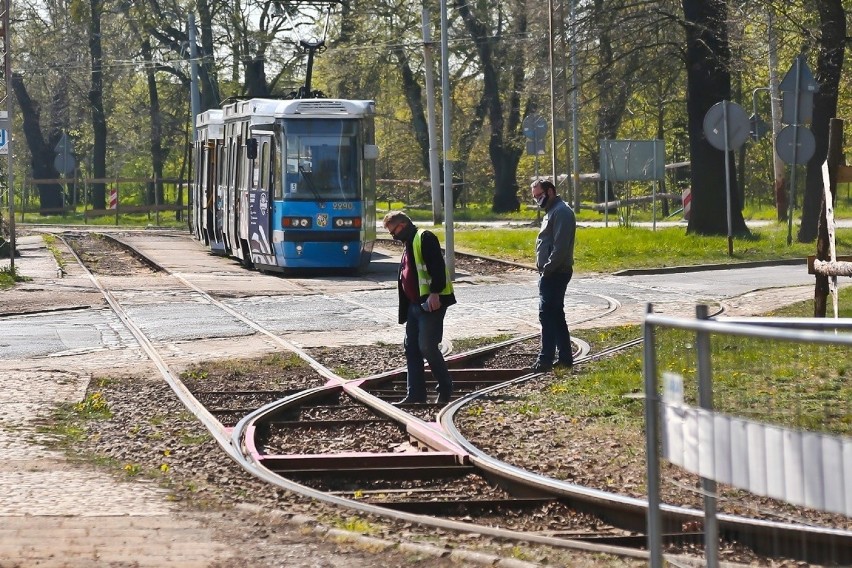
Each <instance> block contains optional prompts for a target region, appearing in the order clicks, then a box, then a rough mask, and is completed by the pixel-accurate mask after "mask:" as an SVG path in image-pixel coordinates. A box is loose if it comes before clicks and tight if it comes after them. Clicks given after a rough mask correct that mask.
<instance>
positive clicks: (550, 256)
mask: <svg viewBox="0 0 852 568" xmlns="http://www.w3.org/2000/svg"><path fill="white" fill-rule="evenodd" d="M576 231H577V219H576V217H575V216H574V211H573V210H572V209H571V208H570V207H568V204H566V203H565V202H564V201H563V200H562V199H561V198H560V197H559V196H557V197H556V199H554V200H553V203H551V204H550V207H548V208H547V213H546V214H545V216H544V219H542V220H541V230H540V231H539V232H538V237H537V238H536V240H535V267H536V268H537V269H538V272H539V274H541V275H542V276H549V275H551V274H553V273H555V272H573V271H574V236H575V234H576Z"/></svg>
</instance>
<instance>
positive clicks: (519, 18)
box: [453, 0, 527, 213]
mask: <svg viewBox="0 0 852 568" xmlns="http://www.w3.org/2000/svg"><path fill="white" fill-rule="evenodd" d="M453 6H454V7H455V8H456V10H458V13H459V15H460V16H461V19H462V21H463V22H464V25H465V29H467V31H468V34H469V35H470V38H471V39H472V40H473V42H474V45H475V47H476V53H477V56H478V59H479V60H478V64H479V70H480V72H481V73H482V104H483V106H484V107H485V109H486V115H487V117H488V125H489V131H490V136H489V139H488V155H489V159H490V160H491V166H492V168H493V170H494V198H493V201H492V203H491V208H492V210H493V211H494V212H495V213H504V212H507V211H517V210H518V209H519V208H520V201H519V200H518V181H517V169H518V162H519V161H520V158H521V154H522V153H523V148H524V143H523V134H522V132H521V119H522V116H523V115H522V112H521V97H520V93H521V92H522V91H523V80H524V74H525V65H526V57H525V53H524V50H523V49H509V46H510V45H511V44H510V43H507V42H504V41H503V40H504V39H505V38H506V37H507V36H508V37H517V36H522V35H524V34H526V32H527V16H526V11H525V9H526V6H525V3H524V2H523V1H517V0H516V1H514V2H510V3H508V4H502V5H500V6H492V5H490V3H488V2H484V1H482V2H475V3H471V2H467V1H462V0H455V1H454V2H453ZM524 114H525V113H524Z"/></svg>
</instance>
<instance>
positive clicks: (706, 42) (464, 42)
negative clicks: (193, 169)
mask: <svg viewBox="0 0 852 568" xmlns="http://www.w3.org/2000/svg"><path fill="white" fill-rule="evenodd" d="M424 6H425V10H426V11H425V12H424V8H423V7H421V4H420V3H411V2H399V1H397V0H342V1H341V2H335V3H331V4H316V3H299V2H293V3H287V2H283V1H282V0H227V1H226V0H194V1H186V0H146V1H144V2H131V1H129V0H88V1H84V0H28V1H26V2H21V3H15V7H14V18H13V23H12V62H13V63H12V68H13V71H14V76H15V81H14V83H15V89H14V94H15V97H16V99H17V103H18V109H19V111H20V113H21V118H20V120H17V119H16V120H15V123H14V127H15V134H16V136H15V140H16V143H17V144H16V147H15V157H16V160H15V164H16V168H17V170H18V171H17V172H16V174H17V176H19V177H18V179H29V178H38V179H55V178H58V177H59V174H61V173H62V172H59V171H57V169H56V167H54V159H55V157H56V146H57V144H58V142H59V140H60V139H61V137H62V134H63V133H67V134H68V135H69V137H70V140H71V141H72V145H73V154H74V157H75V158H76V162H77V164H78V166H79V173H80V175H81V176H83V177H87V178H98V179H97V180H96V181H95V183H94V185H93V186H92V192H91V194H90V195H89V196H87V199H88V200H90V201H91V202H92V204H93V205H94V206H95V207H96V208H101V207H103V200H104V183H102V181H103V179H107V180H108V179H111V178H154V177H156V178H157V179H158V180H161V179H163V178H182V179H186V178H187V177H188V176H189V175H190V171H189V168H190V166H189V159H188V148H189V141H190V140H191V131H190V126H191V122H190V105H189V99H190V97H189V85H190V77H191V68H192V66H193V64H195V67H196V70H197V74H198V78H199V81H198V84H199V86H200V107H201V110H204V109H206V108H211V107H217V106H219V105H220V104H221V103H222V102H223V101H224V100H225V99H227V98H229V97H240V96H260V97H267V96H269V97H283V96H288V95H290V94H291V93H293V92H295V91H296V90H298V89H299V87H301V86H303V84H304V81H305V72H306V69H305V65H306V62H307V56H306V53H305V49H304V44H300V40H305V39H312V38H314V39H324V45H323V47H322V49H321V50H320V51H319V52H317V53H316V59H315V65H314V69H313V76H312V88H313V89H316V90H319V91H322V92H323V93H325V94H326V95H327V96H332V97H346V98H369V99H375V100H376V101H377V107H378V109H379V114H380V115H379V120H378V124H377V137H378V142H379V144H380V146H381V148H382V156H381V158H380V162H379V168H378V171H379V177H380V178H382V179H384V180H397V181H396V182H387V183H382V184H381V185H380V188H379V192H380V194H383V195H382V196H383V197H386V198H387V197H402V196H404V197H405V198H406V199H407V200H410V202H413V203H418V202H419V203H423V202H428V200H429V189H428V184H424V183H423V180H426V179H428V177H429V167H428V165H429V147H430V145H429V136H428V123H429V122H428V120H427V118H428V112H427V111H428V104H427V88H426V73H425V64H424V61H426V60H427V58H426V57H425V55H424V54H425V50H426V49H429V50H430V52H431V58H432V61H433V63H432V66H433V68H434V69H433V70H434V72H435V84H436V102H435V105H436V116H437V117H438V120H440V117H441V115H442V113H441V108H440V104H441V97H440V86H441V81H440V56H441V49H440V44H439V41H438V40H439V38H440V25H439V23H440V17H439V16H440V6H439V5H438V3H436V2H433V1H431V0H428V1H426V2H425V4H424ZM447 6H448V11H447V23H448V30H449V31H448V34H447V35H448V42H447V46H448V47H447V50H448V53H449V65H448V67H449V76H448V79H449V81H448V83H449V88H450V89H451V93H450V100H451V101H452V108H451V109H450V114H451V117H452V118H451V122H452V124H451V136H452V140H451V155H450V156H449V158H450V159H451V160H452V163H453V178H454V180H453V181H454V182H456V183H458V185H457V186H456V187H457V191H456V198H457V203H458V202H477V203H487V204H490V206H491V208H492V209H493V210H494V211H496V212H505V211H512V210H516V209H518V208H519V207H520V205H521V203H523V202H526V201H527V187H528V183H529V180H530V178H531V177H532V176H534V175H535V174H540V175H550V174H552V173H554V172H556V173H557V174H558V175H560V191H561V192H562V193H563V194H565V195H570V196H571V197H572V200H573V201H574V203H575V204H580V202H581V201H582V202H598V203H599V202H601V201H603V200H604V197H605V194H604V193H603V188H602V185H601V184H600V183H599V182H598V183H596V182H594V181H582V182H579V183H578V187H579V193H576V194H573V195H572V178H571V176H569V175H566V174H567V173H570V172H571V171H572V170H573V169H574V167H575V163H574V162H575V160H576V171H577V172H579V173H591V172H598V171H600V169H601V141H602V140H652V139H662V140H664V141H665V148H666V152H665V159H666V162H668V163H673V162H686V161H690V160H691V161H692V164H693V166H692V172H691V173H690V174H686V173H684V172H685V171H687V170H685V169H675V170H671V171H670V173H669V175H667V177H666V179H665V180H664V182H663V186H662V187H658V188H657V189H658V190H660V191H663V192H668V193H677V194H679V193H680V192H681V190H682V189H683V188H685V187H692V190H693V192H694V193H693V195H694V200H693V213H694V217H693V219H694V220H693V221H692V222H691V224H690V230H691V231H692V230H694V231H696V232H698V233H710V234H714V233H715V234H722V233H724V232H725V230H726V218H725V217H726V215H725V213H726V211H725V207H724V203H725V195H726V194H725V192H726V176H725V172H724V171H723V165H722V164H723V162H724V160H723V159H722V156H723V153H722V152H719V151H718V150H714V149H712V148H710V147H709V145H707V143H706V141H704V140H703V133H702V131H701V128H700V126H701V121H702V120H703V116H704V113H705V112H706V111H707V109H708V108H709V107H710V106H711V105H712V104H714V103H716V102H718V101H719V100H721V99H722V98H725V99H728V100H731V101H733V102H737V103H739V104H740V105H742V106H743V107H744V108H745V109H747V111H748V113H749V114H751V112H752V110H755V111H756V112H757V113H758V114H759V115H760V116H761V117H763V118H764V120H767V121H769V122H771V119H770V117H771V116H772V110H771V108H770V97H769V96H768V95H769V93H768V92H767V90H766V87H767V86H768V85H769V84H770V78H771V77H772V78H773V79H774V81H775V82H776V83H777V82H778V81H779V80H780V79H781V78H782V77H783V76H784V74H785V73H786V72H787V70H788V69H789V67H790V66H791V65H792V62H793V61H794V59H795V57H796V56H797V55H798V54H800V53H802V54H804V57H805V61H806V62H807V63H808V64H809V65H810V67H811V68H812V69H813V70H814V74H815V76H816V79H817V81H818V82H820V83H821V85H822V87H823V88H822V89H821V91H820V93H819V94H818V95H817V96H816V97H815V106H814V109H815V110H814V124H813V126H812V130H813V132H814V134H815V135H816V136H817V138H818V142H817V156H815V158H814V159H813V164H815V166H814V165H809V166H808V169H807V177H808V183H807V186H806V189H805V183H804V181H805V173H804V171H803V172H802V173H801V174H800V175H799V176H798V180H799V184H798V185H800V186H802V187H800V188H797V190H796V191H795V192H794V198H795V199H796V203H797V209H798V210H801V207H802V205H803V204H804V209H803V213H804V214H805V215H806V216H807V219H804V220H803V223H802V225H803V233H804V234H802V235H800V238H802V239H803V240H810V239H812V238H813V236H814V234H815V233H814V232H813V231H812V230H811V226H812V224H813V226H815V218H816V216H817V215H818V205H819V195H818V191H819V187H817V186H816V185H814V184H815V183H818V179H817V178H818V174H819V172H818V167H819V164H820V163H821V162H822V159H824V155H825V145H826V143H827V136H828V120H829V119H830V118H831V117H833V116H841V117H842V116H844V113H847V112H848V106H849V103H848V102H847V101H845V100H844V97H843V96H842V95H843V94H844V93H846V92H848V90H849V81H848V79H847V78H846V77H844V75H843V74H842V63H843V57H842V56H843V52H844V50H845V43H844V38H845V29H846V24H845V19H846V17H847V15H846V13H845V11H844V9H843V8H842V5H841V2H840V0H793V1H788V0H784V1H783V2H781V1H776V0H738V1H737V2H731V1H728V0H711V1H703V0H702V1H699V0H684V1H683V2H676V1H674V0H639V1H638V2H625V1H624V0H583V1H579V2H575V3H573V4H572V3H571V2H570V1H562V2H556V3H555V4H554V13H553V17H552V18H551V14H549V13H548V11H547V4H546V3H540V2H529V1H528V0H509V1H507V2H502V3H493V2H488V1H486V0H475V1H473V2H467V1H462V0H454V1H452V2H448V3H447ZM424 14H426V15H424ZM191 16H192V17H193V18H194V20H195V29H194V33H193V34H190V30H189V20H190V17H191ZM424 20H425V24H424ZM424 25H425V27H426V28H427V29H429V32H430V35H431V41H430V42H429V43H428V44H426V45H425V46H424V38H423V28H424ZM191 35H192V36H193V37H194V39H195V47H194V48H191V46H190V36H191ZM551 44H552V47H553V57H552V58H551V55H550V53H551ZM300 45H301V47H300ZM193 54H194V55H195V58H194V59H193V58H192V56H193ZM770 62H774V63H770ZM770 73H772V75H770ZM551 95H552V97H551ZM551 99H552V100H551ZM551 103H552V104H551ZM551 111H552V112H553V115H554V117H555V126H556V128H555V129H554V128H553V126H554V123H552V122H551ZM533 114H537V115H540V116H541V117H543V118H545V120H546V121H547V122H548V133H547V141H546V142H547V143H546V144H545V148H546V151H545V152H544V153H543V154H542V155H536V156H533V155H530V154H528V153H527V152H526V142H527V140H526V138H525V136H524V131H523V126H522V125H523V120H524V119H525V118H527V117H528V116H530V115H533ZM574 121H576V131H577V141H576V142H577V151H576V154H575V153H573V152H572V151H571V150H572V144H573V138H574V136H573V130H574V129H573V127H574V126H575V124H574ZM779 126H780V125H779ZM437 132H438V134H439V135H440V132H441V128H437ZM554 136H555V143H554V144H552V145H551V138H553V137H554ZM437 147H440V144H437ZM820 154H821V155H820ZM553 157H555V158H556V165H555V166H554V164H553ZM731 159H732V169H731V174H730V181H731V187H732V191H733V192H734V195H733V203H734V209H735V213H734V214H735V232H742V231H746V229H745V227H744V224H741V223H740V222H739V221H741V216H740V215H739V210H740V206H746V205H748V206H754V205H755V204H758V205H761V204H762V205H767V206H777V207H778V209H779V216H781V215H782V214H786V209H785V207H784V206H783V203H782V204H778V203H777V202H778V200H779V199H783V198H784V197H785V196H786V195H787V193H788V192H787V190H784V189H782V190H781V191H778V190H777V189H776V184H778V183H780V184H781V185H782V188H783V184H784V183H785V181H784V180H783V179H780V180H779V179H777V178H779V177H783V176H785V175H786V173H787V172H789V166H787V167H784V166H781V167H780V168H779V166H778V165H777V164H776V165H773V157H772V148H771V144H770V143H769V141H768V139H763V140H761V141H759V142H755V141H749V142H747V143H746V145H745V146H744V147H743V149H742V150H741V151H739V152H736V153H732V154H731ZM69 175H70V174H69ZM814 179H817V181H816V182H815V181H813V180H814ZM98 180H100V181H98ZM149 185H150V187H147V188H146V190H145V191H143V192H141V193H140V195H141V197H140V200H141V201H146V202H148V203H153V202H155V201H156V200H158V199H159V200H160V202H162V200H163V199H164V198H165V194H164V192H163V187H162V184H156V185H155V184H149ZM651 187H652V186H651V184H650V183H648V182H623V183H618V184H614V186H613V187H612V188H610V189H609V190H608V193H607V194H606V195H608V196H609V197H610V198H612V196H613V194H614V195H615V196H617V197H625V196H628V195H629V196H631V197H635V196H641V195H647V194H649V193H650V192H651ZM38 189H39V193H40V197H41V201H42V204H41V206H42V207H49V206H51V204H52V205H53V206H55V205H56V204H57V199H58V201H59V204H60V205H61V203H62V196H61V194H62V192H63V191H66V190H65V189H64V188H63V187H62V186H61V185H60V184H52V185H51V184H47V183H43V184H41V185H39V187H38ZM155 192H156V194H155ZM76 197H77V196H74V199H73V201H74V202H75V203H76V202H77V199H76ZM803 197H804V200H803ZM81 199H82V197H81ZM65 200H66V201H71V200H72V199H71V197H70V196H68V195H65ZM46 203H47V205H46ZM814 203H816V205H814ZM673 205H674V206H677V203H676V201H675V202H673ZM663 207H664V212H665V213H668V207H669V202H668V201H666V202H664V204H663ZM798 214H799V213H797V215H798Z"/></svg>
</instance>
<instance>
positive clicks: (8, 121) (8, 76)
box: [0, 0, 15, 275]
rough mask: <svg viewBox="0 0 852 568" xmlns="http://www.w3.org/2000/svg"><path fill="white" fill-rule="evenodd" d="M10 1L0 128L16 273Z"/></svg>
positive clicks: (6, 8)
mask: <svg viewBox="0 0 852 568" xmlns="http://www.w3.org/2000/svg"><path fill="white" fill-rule="evenodd" d="M9 2H10V0H3V15H2V25H3V29H2V33H3V77H4V79H5V83H6V93H5V97H6V118H5V120H0V128H2V129H3V130H5V131H6V157H7V163H6V196H7V198H8V199H9V269H10V270H11V272H12V275H14V274H15V191H14V189H13V185H12V65H11V64H12V58H11V56H10V54H9Z"/></svg>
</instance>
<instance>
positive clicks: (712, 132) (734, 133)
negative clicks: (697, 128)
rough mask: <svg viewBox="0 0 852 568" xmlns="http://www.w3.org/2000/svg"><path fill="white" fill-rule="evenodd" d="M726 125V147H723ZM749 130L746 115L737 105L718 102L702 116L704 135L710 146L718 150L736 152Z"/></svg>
mask: <svg viewBox="0 0 852 568" xmlns="http://www.w3.org/2000/svg"><path fill="white" fill-rule="evenodd" d="M726 124H727V131H728V144H727V146H726V145H725V126H726ZM750 130H751V128H750V124H749V120H748V114H746V111H745V109H743V107H741V106H740V105H738V104H737V103H732V102H729V101H720V102H718V103H716V104H715V105H713V106H712V107H710V110H708V111H707V114H705V115H704V135H705V136H706V137H707V141H708V142H709V143H710V145H711V146H713V147H714V148H716V149H718V150H722V151H725V150H736V149H737V148H739V147H740V146H742V145H743V142H745V141H746V139H747V138H748V136H749V132H750Z"/></svg>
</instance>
